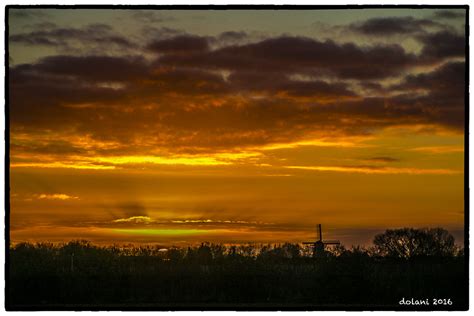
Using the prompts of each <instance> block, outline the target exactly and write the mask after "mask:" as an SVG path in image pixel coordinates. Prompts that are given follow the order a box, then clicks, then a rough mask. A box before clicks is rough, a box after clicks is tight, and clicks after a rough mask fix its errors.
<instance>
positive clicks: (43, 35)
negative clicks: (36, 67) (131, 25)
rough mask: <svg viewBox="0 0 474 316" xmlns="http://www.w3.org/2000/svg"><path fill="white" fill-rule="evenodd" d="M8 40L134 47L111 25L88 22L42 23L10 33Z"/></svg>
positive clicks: (62, 44) (57, 44)
mask: <svg viewBox="0 0 474 316" xmlns="http://www.w3.org/2000/svg"><path fill="white" fill-rule="evenodd" d="M9 40H10V42H12V43H22V44H26V45H42V46H53V47H58V48H63V49H66V48H70V47H71V46H73V45H74V43H76V42H80V43H82V44H94V45H115V46H118V47H125V48H132V47H134V44H132V42H131V41H130V40H128V39H127V38H125V37H123V36H121V35H118V34H116V33H115V32H114V31H113V29H112V27H110V26H109V25H106V24H90V25H88V26H85V27H83V28H52V27H51V26H50V25H44V26H43V29H41V28H40V29H36V30H35V31H32V32H27V33H18V34H13V35H10V37H9Z"/></svg>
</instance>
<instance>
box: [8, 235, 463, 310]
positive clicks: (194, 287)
mask: <svg viewBox="0 0 474 316" xmlns="http://www.w3.org/2000/svg"><path fill="white" fill-rule="evenodd" d="M8 265H9V275H8V277H9V291H8V293H7V303H8V304H9V306H10V308H13V309H21V307H22V306H23V307H27V306H35V307H37V308H42V307H45V308H47V306H54V305H59V306H83V307H87V306H108V305H111V306H112V305H113V306H132V307H133V306H137V307H140V306H173V305H175V306H178V307H179V306H195V305H199V306H206V305H209V306H226V304H230V305H238V304H246V305H249V306H252V304H253V305H262V304H263V305H265V304H268V305H272V306H273V305H285V306H288V305H295V306H301V305H302V306H323V305H324V306H325V305H344V306H347V305H360V304H363V305H366V306H375V307H376V306H396V305H397V304H398V302H399V300H400V299H401V298H402V297H420V298H450V299H451V300H452V301H453V302H454V304H456V305H458V306H461V305H462V304H465V303H466V302H467V298H466V297H465V293H464V290H463V287H462V284H465V282H467V275H466V274H465V269H466V267H465V265H464V251H463V249H462V248H459V247H457V246H456V245H455V244H454V238H453V236H452V235H450V234H449V233H448V232H447V231H446V230H444V229H441V228H435V229H412V228H404V229H396V230H387V231H386V232H385V233H383V234H379V235H376V236H375V238H374V242H373V246H372V247H369V248H363V247H352V248H350V249H346V248H345V247H344V246H336V247H334V248H331V249H328V250H327V251H325V252H324V253H323V254H321V255H319V256H317V257H316V258H314V257H313V256H312V253H311V249H309V248H307V247H302V246H301V245H300V244H291V243H284V244H273V245H262V244H248V245H230V246H226V245H222V244H210V243H202V244H201V245H199V246H195V247H186V248H177V247H171V248H169V249H166V250H164V249H161V247H157V246H137V247H119V246H108V247H98V246H95V245H93V244H91V243H90V242H88V241H71V242H69V243H67V244H63V245H53V244H48V243H37V244H30V243H20V244H17V245H15V246H13V247H11V248H10V250H9V262H8ZM449 307H453V306H449Z"/></svg>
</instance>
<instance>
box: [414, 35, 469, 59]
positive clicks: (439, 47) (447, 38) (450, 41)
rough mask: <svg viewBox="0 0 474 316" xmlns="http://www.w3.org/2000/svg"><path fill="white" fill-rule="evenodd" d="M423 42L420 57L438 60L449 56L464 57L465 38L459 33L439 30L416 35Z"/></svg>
mask: <svg viewBox="0 0 474 316" xmlns="http://www.w3.org/2000/svg"><path fill="white" fill-rule="evenodd" d="M418 40H419V41H420V42H421V43H423V45H424V46H423V49H422V51H421V58H423V59H425V60H440V59H444V58H449V57H465V53H466V51H465V50H466V38H465V37H464V36H463V35H461V34H456V33H453V32H450V31H441V32H437V33H430V34H424V35H420V36H418Z"/></svg>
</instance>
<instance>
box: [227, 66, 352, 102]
mask: <svg viewBox="0 0 474 316" xmlns="http://www.w3.org/2000/svg"><path fill="white" fill-rule="evenodd" d="M227 80H228V82H229V84H230V85H231V86H232V88H233V89H236V90H237V91H253V92H266V93H271V94H276V93H280V94H287V95H289V96H302V97H304V96H306V97H309V96H312V97H319V98H320V100H321V101H322V100H324V99H334V98H339V99H344V98H347V97H354V96H356V94H355V93H354V92H353V91H351V90H350V88H349V87H348V85H347V84H345V83H342V82H333V83H328V82H325V81H322V80H317V79H314V80H307V81H303V80H291V79H289V78H288V77H287V76H285V74H284V73H273V74H272V75H271V80H269V75H268V74H266V73H263V72H258V71H235V72H233V73H232V74H231V75H230V76H229V77H228V79H227Z"/></svg>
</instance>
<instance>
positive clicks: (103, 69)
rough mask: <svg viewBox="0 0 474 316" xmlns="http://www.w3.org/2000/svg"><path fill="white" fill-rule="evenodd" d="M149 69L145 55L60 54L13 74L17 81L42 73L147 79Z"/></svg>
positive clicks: (95, 78) (98, 78)
mask: <svg viewBox="0 0 474 316" xmlns="http://www.w3.org/2000/svg"><path fill="white" fill-rule="evenodd" d="M148 71H149V68H148V66H147V63H146V62H145V60H144V59H143V58H142V57H129V58H125V57H109V56H84V57H78V56H66V55H58V56H50V57H45V58H43V59H41V60H40V61H38V62H37V63H35V64H32V65H31V64H25V65H19V66H17V67H15V69H14V70H13V74H12V75H13V80H15V79H17V76H22V75H26V74H38V75H40V76H41V75H43V76H48V75H56V76H65V77H68V78H69V77H74V78H79V79H82V80H85V81H93V82H97V81H106V82H107V81H108V82H110V81H111V82H120V81H133V80H135V79H137V78H143V77H145V75H146V74H147V72H148ZM20 78H21V77H20ZM18 79H19V78H18ZM23 79H26V78H25V77H23Z"/></svg>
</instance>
